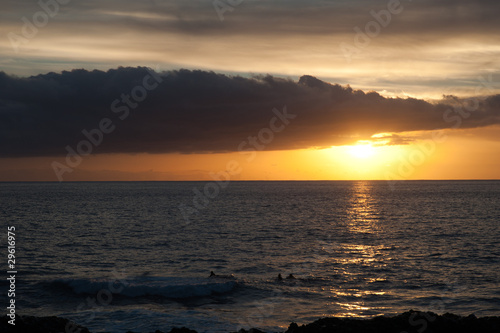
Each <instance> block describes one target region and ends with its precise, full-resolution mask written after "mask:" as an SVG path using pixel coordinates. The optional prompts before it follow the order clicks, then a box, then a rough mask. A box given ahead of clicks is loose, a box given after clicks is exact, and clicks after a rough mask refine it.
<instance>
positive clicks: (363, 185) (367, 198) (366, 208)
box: [347, 182, 381, 233]
mask: <svg viewBox="0 0 500 333" xmlns="http://www.w3.org/2000/svg"><path fill="white" fill-rule="evenodd" d="M372 191H373V185H371V184H370V183H369V182H356V183H354V184H353V189H352V196H351V199H350V202H349V206H348V207H347V218H348V221H347V222H348V228H349V231H351V232H355V233H375V232H377V231H378V230H379V224H378V220H379V219H380V215H381V213H380V212H379V211H378V209H377V205H376V201H375V198H374V197H373V194H372Z"/></svg>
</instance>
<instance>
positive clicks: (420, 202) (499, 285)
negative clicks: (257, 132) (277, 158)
mask: <svg viewBox="0 0 500 333" xmlns="http://www.w3.org/2000/svg"><path fill="white" fill-rule="evenodd" d="M207 184H210V185H207ZM214 184H215V183H205V182H88V183H85V182H84V183H0V216H1V221H2V224H1V225H2V228H3V229H4V230H3V233H4V234H5V235H4V236H5V237H2V241H1V244H3V246H2V247H3V248H4V249H5V257H6V255H7V242H6V241H7V227H8V226H15V229H16V269H17V271H18V274H17V280H16V305H17V307H16V311H17V314H21V315H22V314H24V315H37V316H48V315H56V316H61V317H65V318H69V319H72V320H74V321H76V322H77V323H79V324H81V325H84V326H86V327H88V328H89V329H90V330H91V331H93V332H100V331H108V332H126V331H128V330H132V331H136V332H152V331H155V330H157V329H159V330H163V331H169V330H170V329H171V328H172V327H174V326H177V327H181V326H186V327H189V328H191V329H195V330H197V331H199V332H229V331H236V330H238V329H240V328H249V327H258V328H261V329H264V330H267V331H283V330H285V329H286V327H287V325H288V324H289V323H290V322H292V321H294V322H297V323H299V324H303V323H308V322H311V321H313V320H315V319H318V318H320V317H325V316H356V317H372V316H376V315H391V314H396V313H401V312H403V311H407V310H409V309H415V310H416V309H420V310H426V311H427V310H429V311H434V312H437V313H440V314H442V313H445V312H452V313H456V314H461V315H468V314H471V313H474V314H475V315H476V316H490V315H497V316H498V315H500V203H499V199H500V182H499V181H407V182H396V183H390V184H389V183H387V182H384V181H360V182H356V181H352V182H349V181H345V182H344V181H332V182H327V181H325V182H231V183H229V184H222V183H220V184H219V185H217V186H214ZM226 185H227V186H226ZM6 264H7V260H5V264H4V267H5V271H6V270H7V268H6ZM211 271H213V272H214V273H215V274H216V276H215V277H209V275H210V272H211ZM278 274H281V275H282V277H283V280H278V279H277V277H278ZM289 274H292V275H293V277H294V279H287V278H286V277H287V276H288V275H289ZM1 281H2V282H1V283H0V287H1V288H2V289H3V290H4V291H2V295H1V296H0V297H1V298H0V301H1V303H2V304H4V305H6V304H7V302H8V300H7V298H6V294H7V292H6V291H7V289H8V284H7V281H6V280H5V279H1Z"/></svg>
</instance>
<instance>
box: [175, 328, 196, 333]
mask: <svg viewBox="0 0 500 333" xmlns="http://www.w3.org/2000/svg"><path fill="white" fill-rule="evenodd" d="M170 333H198V332H196V331H194V330H190V329H189V328H186V327H181V328H178V327H174V328H172V329H171V330H170Z"/></svg>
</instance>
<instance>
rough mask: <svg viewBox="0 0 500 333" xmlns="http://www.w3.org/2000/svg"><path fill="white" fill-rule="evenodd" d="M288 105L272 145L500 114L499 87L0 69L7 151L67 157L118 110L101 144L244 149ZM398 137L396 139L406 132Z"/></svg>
mask: <svg viewBox="0 0 500 333" xmlns="http://www.w3.org/2000/svg"><path fill="white" fill-rule="evenodd" d="M137 87H139V88H137ZM146 88H147V89H146ZM132 92H134V93H135V97H136V99H134V97H132ZM144 92H146V94H147V96H144ZM127 95H129V97H127ZM142 99H144V100H142ZM457 105H458V106H461V107H457ZM284 106H286V108H287V112H288V113H289V114H293V115H295V116H296V117H295V118H294V119H291V120H290V124H288V125H287V126H286V128H285V129H284V130H283V131H281V132H279V133H276V134H275V136H274V140H272V142H270V143H269V144H267V145H266V149H267V150H278V149H299V148H310V147H329V146H331V145H340V144H346V143H352V142H354V141H356V140H358V139H363V138H368V137H369V136H371V135H373V134H375V133H381V132H403V131H415V130H433V129H441V128H451V127H460V128H473V127H481V126H487V125H491V124H497V123H499V122H500V95H495V96H490V97H487V98H478V99H471V100H468V101H464V100H460V99H457V98H455V97H452V96H448V97H446V98H444V99H443V100H442V101H441V102H440V103H434V104H431V103H429V102H426V101H423V100H417V99H412V98H408V99H399V98H396V99H388V98H384V97H382V96H380V95H379V94H377V93H375V92H367V93H365V92H363V91H359V90H353V89H351V88H350V87H342V86H339V85H332V84H329V83H325V82H323V81H320V80H318V79H316V78H314V77H311V76H303V77H301V78H300V80H299V81H298V82H294V81H292V80H286V79H281V78H276V77H272V76H269V75H268V76H259V77H254V78H243V77H238V76H236V77H231V76H226V75H222V74H217V73H213V72H205V71H189V70H179V71H172V72H164V73H161V74H155V73H154V72H150V71H149V70H148V69H147V68H118V69H112V70H109V71H107V72H103V71H86V70H73V71H71V72H62V73H61V74H56V73H49V74H45V75H38V76H33V77H29V78H19V77H13V76H9V75H7V74H5V73H3V72H0V156H1V157H23V156H24V157H26V156H63V155H65V154H66V153H67V151H66V146H70V147H76V145H77V143H78V142H80V141H81V140H85V139H86V137H85V136H84V134H83V133H82V131H83V130H87V131H92V130H93V129H95V128H99V126H100V123H101V122H102V119H109V122H108V123H107V124H105V126H104V127H105V128H109V127H113V128H114V130H113V131H112V132H111V133H105V134H103V138H102V144H99V145H98V147H96V148H95V149H94V151H93V152H94V153H142V152H147V153H172V152H180V153H197V152H206V153H208V152H228V151H236V150H237V149H238V147H239V145H240V143H241V142H242V141H244V140H247V138H248V137H249V136H257V134H258V133H259V131H260V130H261V129H263V128H268V127H269V126H270V125H269V122H270V120H271V119H272V118H273V117H275V113H273V111H272V110H273V109H274V108H276V109H278V110H280V112H283V108H284ZM467 110H472V111H473V112H468V111H467ZM276 124H277V125H278V126H279V125H280V123H279V122H278V123H276ZM393 138H394V139H395V140H394V143H395V144H397V143H402V142H403V141H404V140H401V138H399V137H397V136H394V137H393Z"/></svg>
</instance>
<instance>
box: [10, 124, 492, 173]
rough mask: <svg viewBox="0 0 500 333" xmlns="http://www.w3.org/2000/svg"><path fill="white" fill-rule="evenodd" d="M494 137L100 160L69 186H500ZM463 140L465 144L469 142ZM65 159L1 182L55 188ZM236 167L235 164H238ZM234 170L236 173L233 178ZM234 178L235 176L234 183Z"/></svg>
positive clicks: (38, 163)
mask: <svg viewBox="0 0 500 333" xmlns="http://www.w3.org/2000/svg"><path fill="white" fill-rule="evenodd" d="M498 129H499V128H498V127H496V128H495V127H492V128H491V129H488V130H486V131H485V130H484V129H477V130H467V131H463V132H464V133H460V135H457V133H453V132H452V131H444V132H443V134H444V135H445V138H444V139H443V138H441V137H440V138H439V140H432V139H431V138H430V133H426V134H427V136H429V138H428V139H422V140H419V141H417V142H415V143H414V144H410V145H393V146H377V147H372V146H370V145H366V143H363V144H362V145H360V147H362V148H356V146H338V147H332V148H330V149H308V150H305V149H303V150H287V151H261V152H257V153H256V154H255V157H254V158H253V155H250V154H249V153H241V152H235V153H226V154H136V155H128V154H101V155H91V156H88V157H86V158H84V160H83V162H82V163H81V165H80V166H78V167H77V168H75V169H74V171H73V172H71V173H66V174H64V177H63V178H64V180H65V181H86V180H92V181H106V180H108V181H109V180H113V181H128V180H152V181H159V180H207V181H208V180H214V179H221V180H225V179H228V178H229V179H231V180H365V179H377V180H406V179H499V178H500V171H499V170H500V156H499V155H498V154H496V155H495V154H493V155H492V153H491V152H493V151H500V142H498V141H496V140H493V139H491V137H490V136H489V134H490V133H487V132H488V131H490V132H492V133H494V132H496V131H498ZM485 133H486V135H484V134H485ZM463 134H465V137H466V138H464V135H463ZM53 161H60V162H61V163H64V158H50V157H40V158H22V159H3V160H2V164H1V166H0V181H16V180H19V181H39V180H43V181H57V177H56V176H55V174H54V171H53V170H52V167H51V163H52V162H53ZM233 161H236V162H233ZM228 163H237V164H235V165H237V167H234V165H232V166H230V168H231V167H232V168H233V169H234V170H235V172H234V174H232V175H229V174H228V173H227V172H226V170H228V168H227V166H228ZM228 175H229V176H228Z"/></svg>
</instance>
